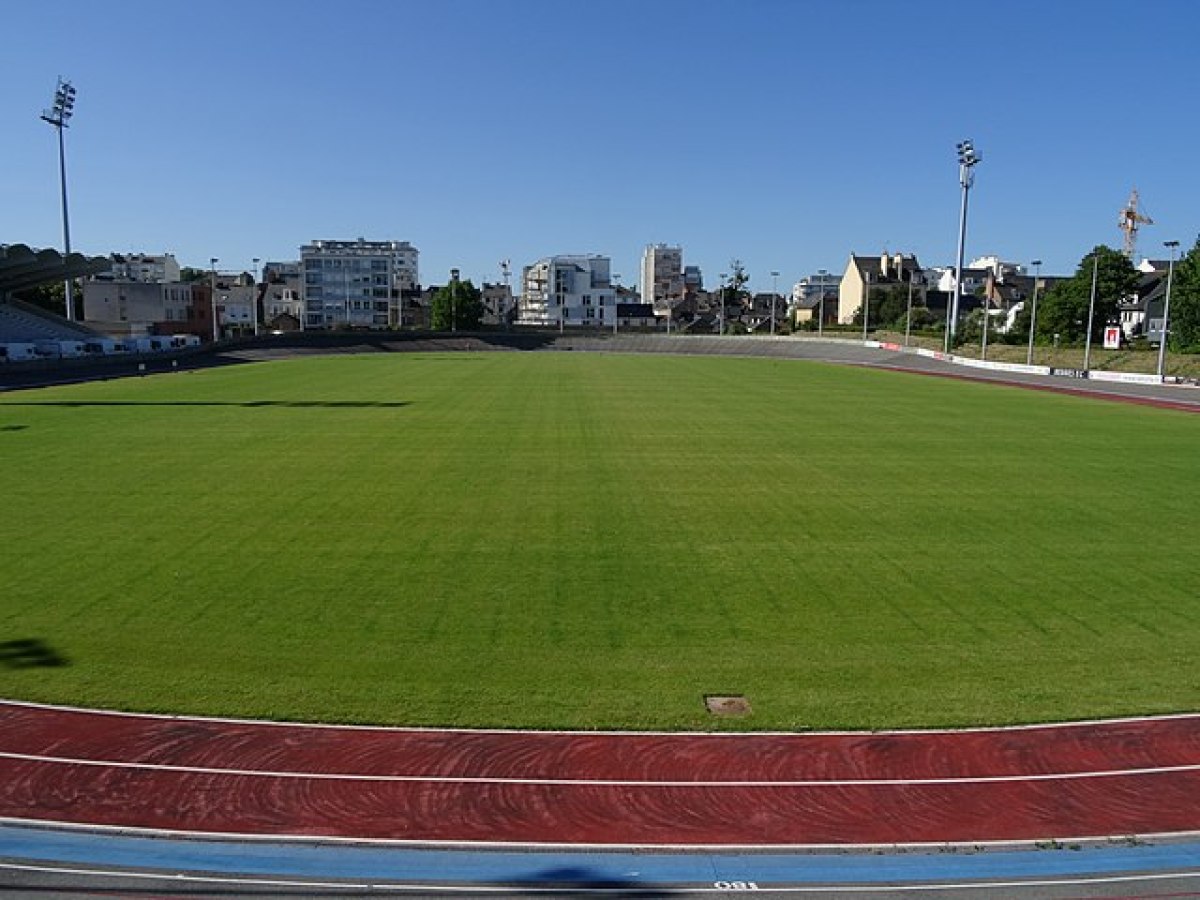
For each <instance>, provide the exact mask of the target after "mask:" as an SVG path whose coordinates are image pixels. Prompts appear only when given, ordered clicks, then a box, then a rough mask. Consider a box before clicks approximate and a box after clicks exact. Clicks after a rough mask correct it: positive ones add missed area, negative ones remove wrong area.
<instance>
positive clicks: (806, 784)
mask: <svg viewBox="0 0 1200 900" xmlns="http://www.w3.org/2000/svg"><path fill="white" fill-rule="evenodd" d="M0 759H13V760H18V761H21V762H35V763H47V764H50V765H64V766H92V767H96V768H106V769H134V770H138V771H147V772H172V773H181V774H186V775H233V776H239V777H252V778H291V779H303V780H311V781H365V782H381V783H388V782H399V783H418V784H421V783H423V784H430V783H432V784H513V785H527V786H538V787H646V788H650V787H661V788H815V787H919V786H922V785H953V784H997V783H999V784H1003V783H1012V782H1035V781H1076V780H1083V779H1091V778H1130V777H1140V776H1144V775H1169V774H1180V773H1184V772H1200V763H1188V764H1184V765H1178V766H1150V767H1146V768H1140V769H1102V770H1097V771H1090V772H1088V771H1085V772H1052V773H1038V774H1032V775H976V776H950V777H944V778H857V779H853V778H852V779H828V780H816V779H796V780H776V781H767V780H762V781H744V780H738V781H732V780H731V781H679V780H659V781H654V780H645V779H615V778H518V777H503V776H478V775H356V774H351V773H344V772H289V771H275V770H270V769H230V768H221V767H215V766H183V765H170V764H167V763H145V762H128V761H123V760H99V759H79V758H75V757H69V756H44V755H40V754H33V753H9V752H6V751H0Z"/></svg>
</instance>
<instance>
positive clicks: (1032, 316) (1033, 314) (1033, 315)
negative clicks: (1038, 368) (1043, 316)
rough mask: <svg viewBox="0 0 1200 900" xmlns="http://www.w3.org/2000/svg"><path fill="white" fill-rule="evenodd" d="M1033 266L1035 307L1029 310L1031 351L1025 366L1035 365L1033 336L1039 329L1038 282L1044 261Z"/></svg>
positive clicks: (1026, 356)
mask: <svg viewBox="0 0 1200 900" xmlns="http://www.w3.org/2000/svg"><path fill="white" fill-rule="evenodd" d="M1030 265H1031V266H1033V306H1032V308H1031V309H1030V310H1029V350H1028V351H1027V352H1026V353H1025V365H1027V366H1032V365H1033V335H1034V331H1035V330H1036V327H1037V292H1038V281H1039V280H1040V279H1041V274H1042V261H1041V260H1040V259H1035V260H1034V261H1033V262H1031V263H1030Z"/></svg>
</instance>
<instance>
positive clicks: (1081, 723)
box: [0, 371, 1200, 740]
mask: <svg viewBox="0 0 1200 900" xmlns="http://www.w3.org/2000/svg"><path fill="white" fill-rule="evenodd" d="M917 374H921V373H920V371H917ZM4 706H14V707H24V708H26V709H32V710H41V711H45V712H60V713H83V714H86V715H93V716H112V717H113V718H129V719H152V720H157V721H162V722H199V723H203V724H216V725H256V726H257V725H262V726H267V727H271V728H312V729H316V730H320V731H346V732H356V731H373V732H384V733H390V734H447V735H450V734H467V735H472V734H501V735H513V736H523V737H528V736H533V737H540V736H543V735H548V736H555V737H667V738H688V739H692V738H702V739H708V738H722V739H729V740H733V739H735V738H755V737H786V738H806V737H865V736H871V737H891V736H895V735H915V736H921V735H939V734H991V733H997V734H1005V733H1008V732H1014V731H1041V730H1057V729H1060V728H1093V727H1097V726H1098V727H1107V726H1113V725H1143V724H1147V725H1153V724H1154V723H1155V722H1172V721H1178V720H1185V719H1197V720H1200V712H1179V713H1162V714H1160V715H1151V716H1119V717H1117V718H1112V719H1073V720H1071V721H1069V722H1033V723H1028V724H1022V725H979V726H965V727H962V728H881V729H870V728H864V729H859V730H845V731H837V730H832V731H816V730H813V731H809V730H802V731H603V730H585V729H576V730H571V729H553V728H551V729H537V728H437V727H434V726H420V725H355V724H339V723H334V722H288V721H281V720H278V719H253V718H236V717H229V716H196V715H186V714H178V713H174V714H173V713H148V712H126V711H124V710H118V709H92V708H89V707H86V706H68V705H62V704H54V703H38V702H36V701H33V700H10V699H7V698H0V707H4Z"/></svg>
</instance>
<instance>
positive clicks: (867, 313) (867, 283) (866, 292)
mask: <svg viewBox="0 0 1200 900" xmlns="http://www.w3.org/2000/svg"><path fill="white" fill-rule="evenodd" d="M870 318H871V273H870V272H864V273H863V342H864V343H865V342H866V340H867V322H868V320H870Z"/></svg>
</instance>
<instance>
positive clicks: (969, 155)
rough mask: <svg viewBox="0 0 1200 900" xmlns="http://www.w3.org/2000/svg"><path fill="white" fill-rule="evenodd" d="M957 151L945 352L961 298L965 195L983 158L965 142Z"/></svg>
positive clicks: (955, 328)
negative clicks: (958, 189)
mask: <svg viewBox="0 0 1200 900" xmlns="http://www.w3.org/2000/svg"><path fill="white" fill-rule="evenodd" d="M956 148H957V150H958V183H959V184H960V185H962V207H961V209H960V210H959V213H958V255H957V256H956V258H955V265H954V299H953V302H952V303H951V309H950V321H949V322H948V323H947V327H946V352H947V353H949V352H950V348H951V347H952V346H954V336H955V335H956V334H957V333H958V306H959V301H960V299H961V298H962V268H963V249H964V248H965V247H966V243H967V195H968V194H969V193H970V191H971V185H973V184H974V183H975V166H976V165H977V164H978V163H979V162H980V161H981V160H982V159H983V157H982V156H981V155H980V154H978V153H976V152H975V145H974V144H973V143H972V142H971V141H970V140H965V141H962V142H960V143H959V144H957V145H956Z"/></svg>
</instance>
